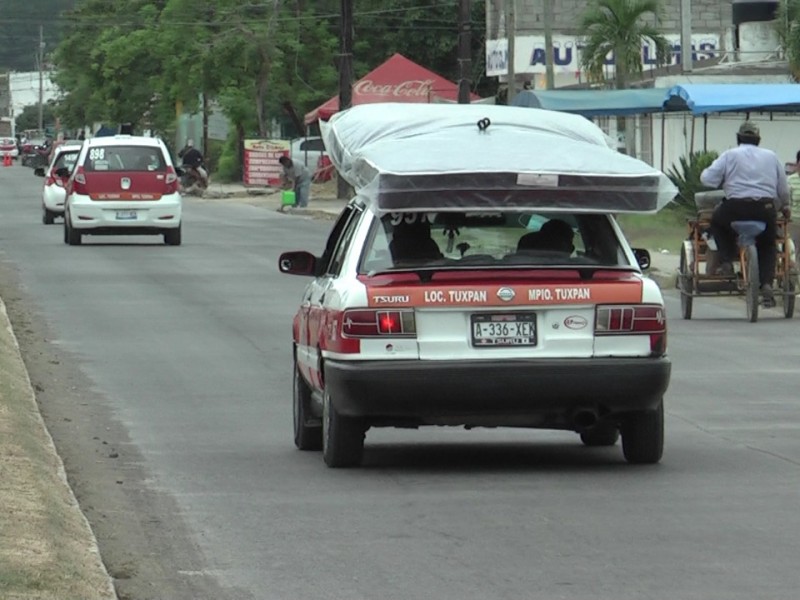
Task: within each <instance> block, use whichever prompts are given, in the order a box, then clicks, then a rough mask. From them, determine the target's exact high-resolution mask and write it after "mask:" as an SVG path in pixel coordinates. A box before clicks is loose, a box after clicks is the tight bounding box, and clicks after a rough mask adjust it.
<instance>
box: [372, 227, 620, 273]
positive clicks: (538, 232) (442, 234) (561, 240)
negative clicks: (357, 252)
mask: <svg viewBox="0 0 800 600" xmlns="http://www.w3.org/2000/svg"><path fill="white" fill-rule="evenodd" d="M543 265H545V266H558V265H576V266H578V265H598V266H622V265H624V266H629V264H628V261H627V259H626V257H625V254H624V252H623V250H622V248H621V246H620V243H619V240H618V239H617V236H616V233H615V232H614V229H613V227H612V225H611V222H610V221H609V218H608V217H607V216H606V215H601V214H594V215H592V214H580V215H575V214H555V213H536V212H525V213H519V212H516V213H508V212H481V213H423V212H420V213H389V214H386V215H383V216H382V217H381V218H380V219H379V220H376V221H375V222H374V223H373V226H372V230H371V231H370V234H369V236H368V238H367V243H366V247H365V248H364V253H363V254H362V259H361V265H360V268H359V271H360V272H361V273H370V272H379V271H391V270H393V269H408V268H419V267H430V268H436V267H448V268H450V267H459V266H464V267H475V266H488V267H503V266H508V267H516V266H521V267H526V266H543Z"/></svg>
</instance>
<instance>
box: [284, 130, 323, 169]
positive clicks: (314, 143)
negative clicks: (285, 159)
mask: <svg viewBox="0 0 800 600" xmlns="http://www.w3.org/2000/svg"><path fill="white" fill-rule="evenodd" d="M290 148H291V149H290V151H289V157H290V158H291V159H292V160H293V161H297V162H299V163H300V164H303V165H305V166H306V168H307V169H308V170H309V171H310V172H311V174H312V175H313V174H314V171H316V170H317V166H318V165H319V162H320V159H321V158H322V157H323V156H325V155H326V152H325V144H324V143H323V141H322V138H321V137H304V138H297V139H294V140H292V143H291V146H290Z"/></svg>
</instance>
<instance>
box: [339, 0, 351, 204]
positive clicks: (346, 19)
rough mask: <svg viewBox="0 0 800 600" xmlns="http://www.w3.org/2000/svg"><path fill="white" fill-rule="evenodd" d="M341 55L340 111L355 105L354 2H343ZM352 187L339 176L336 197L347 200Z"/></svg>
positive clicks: (349, 0)
mask: <svg viewBox="0 0 800 600" xmlns="http://www.w3.org/2000/svg"><path fill="white" fill-rule="evenodd" d="M340 48H341V52H340V54H339V110H346V109H348V108H350V107H351V106H352V105H353V0H342V16H341V32H340ZM349 196H350V185H349V184H348V183H347V182H346V181H345V180H344V178H343V177H342V176H341V174H338V176H337V187H336V197H337V198H339V199H340V200H346V199H347V198H348V197H349Z"/></svg>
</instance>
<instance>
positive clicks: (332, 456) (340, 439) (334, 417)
mask: <svg viewBox="0 0 800 600" xmlns="http://www.w3.org/2000/svg"><path fill="white" fill-rule="evenodd" d="M365 433H366V429H365V427H364V425H363V422H362V421H361V420H360V419H356V418H352V417H343V416H342V415H340V414H339V413H338V412H336V409H335V408H334V406H333V404H332V403H331V397H330V394H329V393H328V392H327V391H326V392H325V394H324V396H323V400H322V459H323V460H324V461H325V464H326V465H328V466H329V467H331V468H340V467H355V466H358V465H359V464H360V463H361V457H362V455H363V454H364V434H365Z"/></svg>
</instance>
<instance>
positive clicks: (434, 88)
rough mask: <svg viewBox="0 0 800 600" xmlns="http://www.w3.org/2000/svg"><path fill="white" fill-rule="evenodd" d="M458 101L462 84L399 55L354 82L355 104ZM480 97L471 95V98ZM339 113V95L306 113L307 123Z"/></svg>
mask: <svg viewBox="0 0 800 600" xmlns="http://www.w3.org/2000/svg"><path fill="white" fill-rule="evenodd" d="M437 99H440V100H449V101H451V102H455V101H457V100H458V85H457V84H455V83H453V82H452V81H448V80H447V79H445V78H444V77H442V76H440V75H437V74H436V73H434V72H433V71H429V70H428V69H426V68H425V67H422V66H420V65H418V64H417V63H415V62H413V61H410V60H408V59H407V58H406V57H405V56H403V55H401V54H395V55H393V56H392V57H391V58H389V60H387V61H386V62H385V63H383V64H382V65H380V66H379V67H376V68H375V69H373V70H372V71H370V72H369V73H367V74H366V75H364V77H362V78H361V79H359V80H358V81H357V82H356V83H355V84H354V85H353V105H356V104H372V103H375V102H424V103H430V102H435V101H436V100H437ZM475 100H480V97H479V96H476V95H475V94H470V101H475ZM337 112H339V96H334V97H333V98H331V99H330V100H328V101H327V102H325V104H322V105H321V106H318V107H317V108H315V109H314V110H312V111H311V112H310V113H308V114H306V117H305V122H306V125H309V124H311V123H314V122H315V121H317V120H322V121H327V120H328V119H330V118H331V117H332V116H333V115H334V114H336V113H337Z"/></svg>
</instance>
